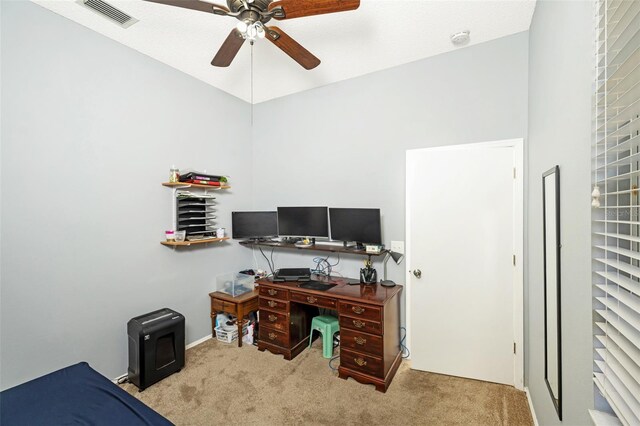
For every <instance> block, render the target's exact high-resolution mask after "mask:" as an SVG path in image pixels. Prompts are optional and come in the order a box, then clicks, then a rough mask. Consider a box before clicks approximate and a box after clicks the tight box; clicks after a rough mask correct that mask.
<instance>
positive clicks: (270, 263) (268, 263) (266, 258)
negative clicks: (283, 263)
mask: <svg viewBox="0 0 640 426" xmlns="http://www.w3.org/2000/svg"><path fill="white" fill-rule="evenodd" d="M258 249H260V253H262V257H264V259H265V260H266V261H267V265H269V270H270V271H271V275H275V274H274V273H273V268H274V266H275V265H274V264H273V248H271V262H270V261H269V258H268V257H267V255H265V254H264V252H263V251H262V247H258Z"/></svg>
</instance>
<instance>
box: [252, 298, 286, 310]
mask: <svg viewBox="0 0 640 426" xmlns="http://www.w3.org/2000/svg"><path fill="white" fill-rule="evenodd" d="M259 299H260V300H259V302H258V306H260V309H271V310H272V311H282V312H287V305H288V304H289V303H288V302H281V301H280V300H273V299H265V298H264V297H262V296H261V297H259Z"/></svg>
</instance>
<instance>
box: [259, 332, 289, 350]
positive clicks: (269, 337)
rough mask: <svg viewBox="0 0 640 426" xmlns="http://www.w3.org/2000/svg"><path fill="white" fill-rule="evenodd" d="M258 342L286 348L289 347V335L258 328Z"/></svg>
mask: <svg viewBox="0 0 640 426" xmlns="http://www.w3.org/2000/svg"><path fill="white" fill-rule="evenodd" d="M259 337H260V340H261V341H263V342H265V343H270V344H272V345H276V346H280V347H283V348H287V347H288V346H289V335H288V334H287V333H284V332H282V331H277V330H273V329H271V328H266V327H260V335H259Z"/></svg>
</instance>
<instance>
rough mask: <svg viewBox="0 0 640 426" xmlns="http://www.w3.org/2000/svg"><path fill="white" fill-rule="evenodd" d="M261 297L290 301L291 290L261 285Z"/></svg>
mask: <svg viewBox="0 0 640 426" xmlns="http://www.w3.org/2000/svg"><path fill="white" fill-rule="evenodd" d="M260 296H264V297H272V298H274V299H280V300H289V290H285V289H282V288H273V287H266V286H264V285H262V284H261V285H260Z"/></svg>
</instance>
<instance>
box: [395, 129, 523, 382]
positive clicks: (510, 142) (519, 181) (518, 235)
mask: <svg viewBox="0 0 640 426" xmlns="http://www.w3.org/2000/svg"><path fill="white" fill-rule="evenodd" d="M523 146H524V139H522V138H519V139H506V140H499V141H491V142H479V143H470V144H461V145H450V146H438V147H431V148H418V149H409V150H407V151H406V157H405V170H406V171H405V173H406V175H405V179H406V182H405V188H406V189H405V191H406V192H405V215H406V217H405V241H406V254H405V256H406V263H405V265H406V266H407V269H406V273H405V283H406V284H405V286H406V291H407V299H406V304H405V306H406V324H407V345H408V347H409V348H411V342H412V330H413V327H412V324H411V300H412V299H411V298H412V285H411V282H412V280H411V270H412V269H413V268H412V260H411V235H410V232H409V230H410V229H411V209H410V204H411V196H410V194H411V193H412V192H413V191H414V188H413V187H412V185H411V182H410V181H411V179H410V178H409V167H408V163H409V156H410V155H411V154H412V153H416V152H420V151H433V152H435V151H453V150H465V149H475V148H501V147H508V148H513V154H514V166H515V178H514V193H513V203H514V206H513V207H514V208H513V227H514V230H513V231H514V232H513V250H514V255H515V256H516V262H515V263H516V264H515V266H514V268H513V284H514V289H513V339H514V343H515V344H516V353H515V355H514V363H513V365H514V367H513V369H514V371H513V380H514V387H515V388H516V389H519V390H524V156H523V151H524V150H523ZM415 189H417V188H415Z"/></svg>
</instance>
